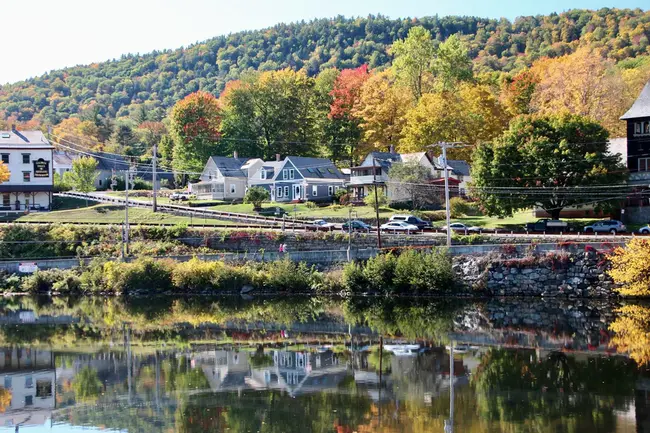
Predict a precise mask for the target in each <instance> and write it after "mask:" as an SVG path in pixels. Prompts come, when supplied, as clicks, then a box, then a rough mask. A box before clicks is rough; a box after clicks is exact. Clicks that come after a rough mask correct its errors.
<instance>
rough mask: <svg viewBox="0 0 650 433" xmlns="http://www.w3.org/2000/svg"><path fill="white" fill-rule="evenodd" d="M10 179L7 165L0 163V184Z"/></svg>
mask: <svg viewBox="0 0 650 433" xmlns="http://www.w3.org/2000/svg"><path fill="white" fill-rule="evenodd" d="M10 177H11V172H10V171H9V167H7V164H5V163H3V162H2V161H0V183H3V182H7V181H8V180H9V178H10Z"/></svg>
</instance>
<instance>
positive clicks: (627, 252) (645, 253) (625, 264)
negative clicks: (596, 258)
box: [608, 238, 650, 296]
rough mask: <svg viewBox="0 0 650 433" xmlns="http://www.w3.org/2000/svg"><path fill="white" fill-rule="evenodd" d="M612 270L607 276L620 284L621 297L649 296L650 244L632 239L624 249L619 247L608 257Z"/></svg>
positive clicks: (644, 240)
mask: <svg viewBox="0 0 650 433" xmlns="http://www.w3.org/2000/svg"><path fill="white" fill-rule="evenodd" d="M608 258H609V260H610V262H611V264H612V268H611V269H610V270H609V271H608V274H609V275H610V276H611V277H612V278H613V279H614V281H615V282H616V283H618V284H620V287H619V288H618V292H619V293H620V294H621V295H623V296H648V295H650V242H649V241H648V240H647V239H640V238H634V239H632V240H630V241H629V242H628V243H627V244H626V245H625V247H624V248H622V247H619V248H616V249H615V250H614V252H613V253H612V254H610V255H609V257H608Z"/></svg>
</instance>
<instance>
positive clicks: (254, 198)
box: [244, 186, 270, 210]
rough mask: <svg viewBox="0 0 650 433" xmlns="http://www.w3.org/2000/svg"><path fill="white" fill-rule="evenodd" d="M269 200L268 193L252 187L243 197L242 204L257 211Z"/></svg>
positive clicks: (263, 189)
mask: <svg viewBox="0 0 650 433" xmlns="http://www.w3.org/2000/svg"><path fill="white" fill-rule="evenodd" d="M269 198H270V195H269V191H268V190H267V189H266V188H262V187H261V186H253V187H250V188H248V191H246V195H245V196H244V203H250V204H252V205H253V209H255V210H258V209H261V208H262V203H264V202H265V201H267V200H268V199H269Z"/></svg>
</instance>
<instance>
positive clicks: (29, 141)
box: [0, 131, 52, 148]
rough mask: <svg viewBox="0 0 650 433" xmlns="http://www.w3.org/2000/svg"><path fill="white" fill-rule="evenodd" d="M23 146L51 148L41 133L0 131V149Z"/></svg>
mask: <svg viewBox="0 0 650 433" xmlns="http://www.w3.org/2000/svg"><path fill="white" fill-rule="evenodd" d="M25 146H34V147H47V148H52V145H51V144H50V142H49V141H47V139H46V138H45V135H43V133H42V132H41V131H0V147H25Z"/></svg>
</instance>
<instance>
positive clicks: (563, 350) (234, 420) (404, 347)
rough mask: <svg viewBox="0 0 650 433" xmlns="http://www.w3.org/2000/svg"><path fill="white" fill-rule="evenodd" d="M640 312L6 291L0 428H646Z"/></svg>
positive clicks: (646, 327) (0, 317)
mask: <svg viewBox="0 0 650 433" xmlns="http://www.w3.org/2000/svg"><path fill="white" fill-rule="evenodd" d="M648 313H650V307H649V306H648V305H645V304H627V305H620V304H617V303H612V302H606V301H597V300H590V301H568V300H543V301H542V300H517V299H490V300H459V299H448V300H446V299H435V300H431V299H421V298H419V299H408V298H347V299H343V298H328V297H284V298H272V297H266V298H250V299H243V298H241V297H235V296H232V297H214V298H211V297H192V298H173V297H152V298H131V299H121V298H92V297H86V298H78V299H71V298H27V297H24V298H21V297H16V298H3V299H2V300H0V431H39V432H42V431H49V430H52V431H68V430H70V429H73V428H74V427H75V426H76V427H86V428H89V427H96V428H103V429H114V430H120V431H129V432H161V433H162V432H168V431H176V432H208V431H232V432H249V431H250V432H258V431H259V432H294V431H295V432H337V433H338V432H343V433H347V432H349V433H352V432H401V431H405V432H430V431H441V432H443V431H444V432H451V431H456V432H540V433H541V432H549V433H550V432H575V433H582V432H585V433H587V432H589V433H593V432H614V431H616V432H644V431H650V407H649V406H648V402H649V401H650V400H649V397H650V394H649V391H650V380H649V379H648V374H647V371H646V367H645V366H644V365H645V363H646V362H647V361H648V356H647V354H648V350H649V349H648V345H649V344H650V341H648V335H650V319H648V318H649V317H650V314H648ZM3 426H4V427H3Z"/></svg>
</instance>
